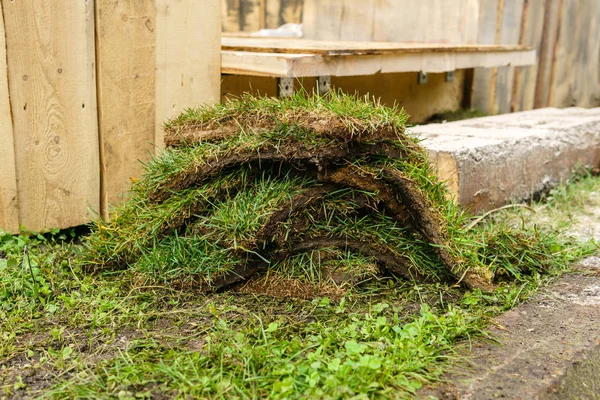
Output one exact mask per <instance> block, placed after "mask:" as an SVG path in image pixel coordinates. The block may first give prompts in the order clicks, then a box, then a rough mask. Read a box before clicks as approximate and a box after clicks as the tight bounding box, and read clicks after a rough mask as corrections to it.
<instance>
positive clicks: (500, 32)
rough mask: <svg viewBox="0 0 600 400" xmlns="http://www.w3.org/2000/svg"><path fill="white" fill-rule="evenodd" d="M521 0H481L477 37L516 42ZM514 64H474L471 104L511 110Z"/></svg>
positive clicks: (485, 108) (482, 40)
mask: <svg viewBox="0 0 600 400" xmlns="http://www.w3.org/2000/svg"><path fill="white" fill-rule="evenodd" d="M523 4H524V0H511V1H506V0H481V7H480V15H479V38H478V43H482V44H516V43H518V42H519V38H520V32H521V20H522V15H523ZM513 82H514V67H494V68H476V69H475V72H474V77H473V87H472V91H473V95H472V104H471V106H473V107H474V108H478V109H480V110H483V111H485V112H487V113H489V114H497V113H506V112H509V111H510V105H511V101H512V96H513Z"/></svg>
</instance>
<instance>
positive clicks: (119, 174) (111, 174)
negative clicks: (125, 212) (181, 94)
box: [96, 0, 156, 216]
mask: <svg viewBox="0 0 600 400" xmlns="http://www.w3.org/2000/svg"><path fill="white" fill-rule="evenodd" d="M96 32H97V38H96V43H97V49H96V51H97V55H98V78H97V79H98V85H97V86H98V101H99V104H98V120H99V127H100V141H101V161H102V163H101V165H102V174H101V178H102V187H101V196H102V205H103V207H102V210H103V213H104V216H106V215H107V211H108V207H107V206H108V205H115V204H117V203H119V202H121V201H122V200H123V199H124V198H126V194H127V192H128V190H129V188H130V187H131V180H132V179H133V178H137V177H139V176H140V174H141V173H142V171H143V166H142V164H141V163H140V160H147V159H148V158H149V155H150V154H152V153H153V152H154V142H155V135H156V127H155V124H156V121H155V116H154V114H155V68H154V62H155V59H156V54H155V34H156V20H155V7H154V1H153V0H135V1H123V2H115V1H114V0H96ZM123 38H127V40H123Z"/></svg>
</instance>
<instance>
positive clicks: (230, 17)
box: [221, 0, 242, 32]
mask: <svg viewBox="0 0 600 400" xmlns="http://www.w3.org/2000/svg"><path fill="white" fill-rule="evenodd" d="M241 1H242V0H221V20H222V21H221V24H222V30H223V32H239V31H241V27H240V24H241V22H240V3H241Z"/></svg>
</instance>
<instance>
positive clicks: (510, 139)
mask: <svg viewBox="0 0 600 400" xmlns="http://www.w3.org/2000/svg"><path fill="white" fill-rule="evenodd" d="M410 132H411V133H412V134H414V135H416V136H418V137H420V138H422V139H424V141H423V145H424V146H425V147H426V148H427V149H428V151H429V153H430V157H431V159H432V161H433V163H434V164H435V165H436V167H437V168H438V173H439V175H440V178H441V179H443V180H446V181H447V183H448V186H449V188H450V190H451V191H452V192H453V193H454V194H455V195H456V198H457V199H458V201H459V202H460V203H461V204H464V205H466V206H469V207H471V209H472V210H473V211H474V212H480V211H484V210H487V209H492V208H495V207H498V206H502V205H504V204H506V203H509V202H511V201H520V200H523V199H529V198H531V197H532V196H534V195H535V194H536V193H539V192H542V191H545V190H547V189H549V188H551V187H553V186H555V185H557V184H558V183H560V182H561V181H564V180H566V179H567V178H569V176H571V174H572V173H573V171H574V169H576V168H578V167H591V168H597V167H598V166H599V165H600V108H593V109H583V108H565V109H557V108H544V109H538V110H532V111H524V112H519V113H513V114H503V115H496V116H492V117H483V118H474V119H469V120H463V121H457V122H449V123H442V124H431V125H422V126H416V127H413V128H411V129H410Z"/></svg>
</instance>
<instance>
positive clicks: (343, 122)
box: [82, 93, 493, 292]
mask: <svg viewBox="0 0 600 400" xmlns="http://www.w3.org/2000/svg"><path fill="white" fill-rule="evenodd" d="M406 119H407V117H406V115H405V114H404V112H403V111H401V110H398V109H390V108H386V107H383V106H381V105H379V104H377V103H375V102H373V101H368V100H362V99H359V98H356V97H353V96H347V95H343V94H340V93H330V94H328V95H327V96H324V97H321V96H317V95H307V94H302V93H300V94H297V95H294V96H292V97H291V98H286V99H272V98H254V97H251V96H244V97H241V98H239V99H236V100H232V101H229V102H226V103H224V104H221V105H217V106H207V107H201V108H198V109H195V110H189V111H188V112H186V113H184V114H183V115H181V116H180V117H179V118H177V119H175V120H172V121H170V122H169V123H168V124H167V125H166V127H165V132H166V138H165V142H166V144H167V146H168V148H167V149H166V150H165V151H164V152H163V153H162V154H161V155H160V156H157V157H156V158H154V159H153V160H151V162H149V163H148V164H147V165H146V173H145V175H144V176H143V177H142V178H141V179H139V181H137V182H136V183H135V184H134V187H133V190H132V194H131V199H130V200H129V201H128V202H126V203H124V204H123V205H121V206H119V207H118V208H116V209H114V210H113V211H112V214H111V219H110V220H109V221H106V220H99V221H98V222H97V226H96V229H95V232H94V233H93V234H92V235H91V236H90V238H89V239H88V241H87V246H86V251H85V252H84V253H83V255H82V262H84V263H85V264H86V265H88V266H90V267H91V268H92V269H94V270H106V269H119V268H132V269H133V270H134V271H135V272H136V273H139V276H140V277H141V279H146V280H148V281H162V282H170V283H171V284H173V285H180V286H191V287H195V288H197V289H199V290H201V291H205V292H207V291H213V290H217V289H221V288H225V287H228V286H230V285H232V284H235V283H238V282H241V281H245V280H247V279H249V278H250V277H251V276H253V275H255V274H258V273H261V272H266V271H277V272H278V273H281V274H287V275H289V276H295V277H298V276H302V275H303V274H305V273H306V271H307V265H308V264H310V265H311V266H314V265H316V268H317V269H319V271H329V272H331V271H336V270H337V271H338V272H340V271H343V274H341V275H340V274H339V273H338V274H337V276H338V277H339V276H344V277H345V279H349V280H353V281H360V280H361V279H362V278H365V277H368V276H378V275H380V274H393V275H395V276H398V277H400V278H403V279H409V280H416V281H420V282H433V281H449V282H461V283H462V284H464V285H466V286H468V287H469V288H480V289H482V290H485V291H489V290H491V289H492V288H493V284H492V279H493V273H492V272H491V270H490V269H489V268H488V267H487V266H486V265H485V264H483V263H482V262H481V261H480V257H477V256H476V253H477V251H476V250H472V249H467V250H468V251H467V250H465V248H464V246H463V245H461V244H460V243H461V241H460V240H458V239H459V238H460V237H461V235H464V229H463V228H462V227H463V226H464V222H465V215H464V213H463V211H462V210H461V209H460V208H459V207H458V206H457V205H456V204H455V203H454V202H453V201H452V200H451V199H450V198H449V196H448V193H447V191H446V189H445V186H444V185H443V184H442V183H440V182H439V181H438V179H437V178H436V176H435V173H434V171H433V170H432V168H431V166H430V164H429V163H428V160H427V155H426V152H425V151H424V149H423V148H422V147H421V146H420V145H419V144H418V141H417V140H416V139H414V138H412V137H410V136H407V135H406V134H405V123H406ZM315 257H316V258H318V262H315ZM307 263H308V264H307ZM372 265H376V268H372V267H367V266H372ZM311 268H312V267H311ZM320 273H321V272H317V273H316V276H320ZM328 276H331V273H329V275H328Z"/></svg>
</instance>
